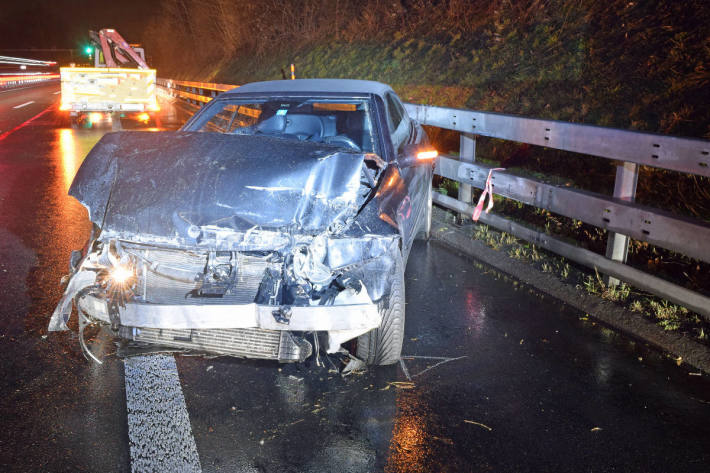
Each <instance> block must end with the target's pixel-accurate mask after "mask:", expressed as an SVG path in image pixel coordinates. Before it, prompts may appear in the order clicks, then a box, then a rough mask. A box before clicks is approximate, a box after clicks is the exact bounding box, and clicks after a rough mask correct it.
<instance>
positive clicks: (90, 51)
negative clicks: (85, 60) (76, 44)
mask: <svg viewBox="0 0 710 473" xmlns="http://www.w3.org/2000/svg"><path fill="white" fill-rule="evenodd" d="M93 52H94V48H92V47H91V46H87V47H85V48H84V53H85V54H88V55H89V56H91V54H92V53H93Z"/></svg>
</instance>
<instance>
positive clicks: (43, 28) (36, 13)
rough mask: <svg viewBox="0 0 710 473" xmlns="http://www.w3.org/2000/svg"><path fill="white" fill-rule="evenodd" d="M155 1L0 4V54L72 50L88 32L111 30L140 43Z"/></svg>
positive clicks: (16, 0) (5, 0)
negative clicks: (61, 49) (34, 49)
mask: <svg viewBox="0 0 710 473" xmlns="http://www.w3.org/2000/svg"><path fill="white" fill-rule="evenodd" d="M159 13H160V2H159V1H158V0H114V1H110V0H94V1H87V0H0V54H5V55H12V56H22V55H23V53H22V51H14V52H11V51H7V50H8V49H17V48H76V49H79V48H81V47H82V45H85V44H87V43H88V38H89V36H88V30H90V29H92V30H99V29H101V28H115V29H117V30H118V31H119V32H120V33H121V35H123V37H124V38H125V39H126V40H127V41H129V42H132V43H133V42H143V35H144V31H145V28H146V26H147V25H148V23H149V21H150V19H151V17H153V16H154V15H157V14H159Z"/></svg>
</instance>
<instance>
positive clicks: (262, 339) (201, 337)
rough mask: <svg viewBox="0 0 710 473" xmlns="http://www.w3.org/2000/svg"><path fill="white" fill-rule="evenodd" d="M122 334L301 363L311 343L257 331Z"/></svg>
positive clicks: (143, 330) (130, 330) (149, 330)
mask: <svg viewBox="0 0 710 473" xmlns="http://www.w3.org/2000/svg"><path fill="white" fill-rule="evenodd" d="M121 335H123V336H124V338H129V339H131V340H134V341H136V342H145V343H151V344H156V345H161V346H166V347H175V348H186V349H190V350H198V351H204V352H208V353H214V354H219V355H230V356H238V357H245V358H262V359H267V360H280V361H303V360H305V359H306V358H308V357H309V356H310V355H311V351H312V348H311V344H310V343H308V342H307V341H306V340H304V339H302V338H300V337H296V336H294V335H292V334H291V333H289V332H287V331H278V330H264V329H259V328H232V329H159V328H133V327H121Z"/></svg>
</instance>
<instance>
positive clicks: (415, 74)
mask: <svg viewBox="0 0 710 473" xmlns="http://www.w3.org/2000/svg"><path fill="white" fill-rule="evenodd" d="M163 1H164V3H165V5H166V8H167V11H168V13H169V14H168V15H165V16H164V17H162V18H161V20H160V21H161V22H162V23H160V24H156V25H155V26H154V28H153V32H154V34H153V36H154V37H156V38H159V37H170V38H172V36H169V35H168V36H166V35H161V34H160V31H168V30H175V29H179V30H181V31H185V38H186V41H187V42H188V44H190V45H192V44H200V45H201V47H200V48H199V51H195V52H194V54H190V53H185V54H179V55H178V54H176V51H175V48H178V47H180V45H175V44H173V43H172V42H168V43H165V44H162V43H161V44H156V48H155V51H156V52H155V54H156V56H157V57H163V56H164V57H170V58H171V59H172V58H174V57H176V56H179V57H180V58H181V59H182V63H180V62H181V61H173V62H172V64H169V65H167V66H168V67H163V68H162V70H163V71H165V74H168V75H171V76H174V77H178V76H179V75H180V74H177V72H178V71H180V72H181V73H182V77H184V78H190V79H202V80H213V81H219V82H227V83H237V84H239V83H245V82H250V81H255V80H267V79H279V78H281V77H282V69H283V70H285V71H287V72H288V65H289V64H290V63H294V64H295V65H296V74H297V76H298V77H301V78H306V77H340V78H360V79H373V80H378V81H382V82H386V83H389V84H391V85H392V86H393V87H394V89H395V90H396V91H397V92H398V93H399V94H400V96H401V97H402V98H403V99H404V100H406V101H411V102H417V103H430V104H436V105H442V106H452V107H459V108H471V109H477V110H486V111H495V112H503V113H513V114H520V115H525V116H531V117H539V118H548V119H557V120H564V121H571V122H578V123H588V124H595V125H602V126H613V127H619V128H625V129H636V130H641V131H649V132H659V133H667V134H674V135H680V136H690V137H697V138H706V139H710V108H709V107H708V106H707V104H708V103H710V71H709V70H708V67H710V66H708V65H709V64H710V4H708V3H707V2H705V1H702V0H689V1H686V2H676V1H672V0H655V1H654V0H651V1H645V2H638V1H631V2H630V1H628V0H624V1H622V0H610V1H608V2H596V1H593V0H581V1H579V2H567V1H563V0H527V1H525V0H524V1H519V2H517V1H516V2H512V1H507V0H494V1H475V0H474V1H464V0H439V1H429V2H398V1H395V2H381V1H377V0H368V1H366V2H356V1H354V0H338V1H336V2H333V1H327V0H304V1H303V2H293V4H286V3H283V4H279V2H276V3H273V4H271V3H268V2H266V3H264V4H262V6H260V7H259V8H254V7H251V6H249V5H248V4H247V3H245V2H240V1H235V2H232V4H233V5H235V6H234V10H229V7H228V6H227V3H225V2H223V1H222V0H217V1H216V4H215V5H216V6H215V7H214V8H212V9H211V10H206V9H205V8H206V7H205V6H204V5H203V3H201V2H199V1H197V0H195V1H191V0H183V1H181V2H177V1H176V0H163ZM242 3H244V5H242ZM277 4H278V5H277ZM295 4H298V5H296V6H294V5H295ZM284 5H288V6H284ZM171 8H172V10H171ZM185 18H189V19H190V21H189V22H188V21H187V20H185ZM181 22H182V23H181ZM229 25H233V28H237V29H231V30H230V29H229ZM161 28H163V29H162V30H161ZM240 35H241V36H240ZM161 47H162V48H163V49H165V48H173V54H166V53H165V52H163V51H161V50H160V48H161ZM182 50H183V51H188V50H189V48H187V49H186V48H184V47H183V48H182ZM220 51H221V52H220ZM220 54H221V55H220ZM158 66H159V67H161V65H160V64H158ZM170 66H172V67H173V70H172V71H171V70H170ZM430 135H431V137H432V139H433V141H434V142H435V143H436V145H437V146H438V148H439V149H440V150H441V151H442V152H450V151H453V152H455V151H456V150H457V149H458V136H457V134H456V133H453V132H447V131H441V130H431V133H430ZM477 146H478V150H477V153H478V156H479V158H480V159H481V160H483V161H484V162H485V163H490V164H495V165H503V166H504V167H507V168H508V169H510V170H511V171H510V172H520V173H527V174H528V175H534V176H536V177H538V178H543V179H545V180H552V181H554V182H555V183H560V184H563V185H568V186H572V187H578V188H582V189H586V190H590V191H594V192H599V193H603V194H611V193H612V190H613V183H614V172H615V164H616V163H614V162H613V161H610V160H605V159H600V158H591V157H586V156H581V155H574V154H569V153H562V152H556V151H553V150H545V149H539V148H532V147H526V146H522V145H520V144H516V143H509V142H502V141H498V140H490V139H479V140H478V144H477ZM708 184H710V182H709V180H708V179H707V178H700V177H695V176H688V175H681V174H679V173H674V172H667V171H661V170H655V169H652V168H647V167H642V169H641V173H640V178H639V185H638V195H637V200H638V201H639V202H640V203H643V204H646V205H650V206H653V207H657V208H661V209H665V210H668V211H671V212H674V213H679V214H682V215H687V216H690V217H694V218H699V219H701V220H704V221H710V185H708ZM441 187H442V188H443V189H446V191H447V192H448V193H449V194H453V195H455V193H456V189H457V185H456V184H455V183H452V182H445V181H444V182H441ZM496 212H501V213H503V214H505V215H508V216H512V217H513V218H516V219H520V220H524V221H526V222H527V223H529V224H533V225H536V226H538V227H539V228H544V229H546V231H548V232H549V233H551V234H556V235H560V236H562V237H566V238H571V239H574V240H576V241H577V243H578V244H580V245H582V246H584V247H587V248H589V249H591V250H593V251H597V252H600V253H603V252H604V250H605V247H606V232H605V231H603V230H600V229H598V228H596V227H592V226H589V225H586V224H583V223H581V222H579V221H575V220H574V219H569V218H565V217H561V216H558V215H554V214H551V213H550V212H547V211H544V210H539V209H535V208H532V207H528V206H525V205H522V204H519V203H515V202H512V201H508V200H506V199H501V198H497V203H496ZM519 251H523V250H519ZM530 251H532V250H530ZM520 254H522V253H520ZM629 263H630V264H631V265H633V266H636V267H639V268H641V269H644V270H646V271H649V272H651V273H654V274H656V275H659V276H661V277H664V278H667V279H671V280H673V281H674V282H676V283H679V284H682V285H684V286H686V287H689V288H691V289H693V290H697V291H701V292H705V293H708V292H710V265H708V264H706V263H703V262H699V261H694V260H690V259H688V258H685V257H683V256H681V255H677V254H674V253H672V252H669V251H666V250H664V249H661V248H655V247H653V246H651V245H648V244H647V243H644V242H640V241H633V242H632V245H631V251H630V257H629ZM549 264H552V263H549ZM564 264H566V263H564V262H562V263H560V265H561V266H560V267H561V268H564ZM541 269H543V270H545V268H541ZM588 276H589V277H590V278H591V279H589V280H588V284H584V285H585V286H587V287H588V289H589V290H590V291H597V292H599V293H600V294H601V295H602V296H605V295H606V297H607V298H616V299H625V300H626V299H629V297H617V295H615V294H616V293H614V294H611V292H610V291H617V290H616V289H610V288H608V287H605V286H602V285H600V284H598V282H599V280H598V279H597V278H596V275H594V274H593V273H592V274H589V275H588ZM595 281H596V282H595ZM619 291H621V292H620V294H621V295H623V294H624V293H625V291H626V289H623V288H622V289H619ZM629 294H631V295H633V294H634V291H632V290H629ZM631 299H633V297H632V298H631ZM638 301H640V302H638ZM646 301H647V302H646ZM629 303H633V304H635V306H634V307H636V308H637V309H638V308H640V307H641V306H639V305H638V304H639V303H640V304H642V305H643V307H646V309H643V310H644V311H645V312H648V313H649V314H650V315H651V316H653V317H655V318H657V320H659V322H660V323H661V324H663V325H664V326H665V327H666V328H669V329H671V328H678V327H687V326H689V325H688V324H690V326H693V327H695V328H697V327H699V325H697V324H696V323H695V319H696V318H695V317H694V316H693V315H692V314H690V315H688V316H684V315H683V314H682V309H679V310H678V311H676V312H679V313H680V315H679V316H678V317H679V320H681V322H679V323H676V322H667V320H669V319H670V318H669V317H666V316H664V315H663V314H665V313H667V311H666V308H667V307H666V306H664V305H663V304H664V303H663V302H659V301H657V300H655V299H653V298H650V297H647V296H646V295H639V298H637V299H634V300H633V301H631V302H629ZM644 304H645V305H644ZM658 304H660V306H659V305H658ZM658 307H660V309H658ZM657 309H658V310H657ZM673 320H675V319H673ZM700 329H701V331H698V333H699V334H700V335H704V332H702V327H701V328H700Z"/></svg>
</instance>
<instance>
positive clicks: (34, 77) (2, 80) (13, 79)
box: [0, 74, 59, 89]
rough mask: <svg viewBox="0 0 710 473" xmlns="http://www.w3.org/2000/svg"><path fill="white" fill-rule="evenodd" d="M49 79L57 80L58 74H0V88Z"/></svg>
mask: <svg viewBox="0 0 710 473" xmlns="http://www.w3.org/2000/svg"><path fill="white" fill-rule="evenodd" d="M50 80H59V74H14V75H5V76H3V75H0V89H9V88H13V87H20V86H23V85H27V84H36V83H39V82H46V81H50Z"/></svg>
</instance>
